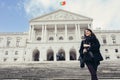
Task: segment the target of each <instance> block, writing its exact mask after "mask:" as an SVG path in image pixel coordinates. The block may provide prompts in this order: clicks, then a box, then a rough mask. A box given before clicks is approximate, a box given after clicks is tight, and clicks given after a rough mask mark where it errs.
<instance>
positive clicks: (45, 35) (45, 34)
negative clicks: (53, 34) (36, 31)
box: [44, 25, 47, 42]
mask: <svg viewBox="0 0 120 80" xmlns="http://www.w3.org/2000/svg"><path fill="white" fill-rule="evenodd" d="M46 40H47V31H46V25H45V33H44V42H46Z"/></svg>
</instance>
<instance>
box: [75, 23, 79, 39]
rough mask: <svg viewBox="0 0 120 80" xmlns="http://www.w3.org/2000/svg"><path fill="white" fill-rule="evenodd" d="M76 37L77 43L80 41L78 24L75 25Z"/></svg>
mask: <svg viewBox="0 0 120 80" xmlns="http://www.w3.org/2000/svg"><path fill="white" fill-rule="evenodd" d="M75 37H76V41H78V39H79V38H78V37H79V35H78V27H77V24H75Z"/></svg>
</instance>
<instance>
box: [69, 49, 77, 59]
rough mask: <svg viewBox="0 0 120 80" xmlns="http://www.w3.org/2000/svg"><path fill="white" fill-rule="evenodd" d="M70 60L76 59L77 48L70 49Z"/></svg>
mask: <svg viewBox="0 0 120 80" xmlns="http://www.w3.org/2000/svg"><path fill="white" fill-rule="evenodd" d="M70 60H76V51H75V49H71V50H70Z"/></svg>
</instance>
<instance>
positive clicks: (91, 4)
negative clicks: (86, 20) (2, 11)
mask: <svg viewBox="0 0 120 80" xmlns="http://www.w3.org/2000/svg"><path fill="white" fill-rule="evenodd" d="M61 1H64V0H26V1H25V3H24V8H25V11H26V13H27V15H28V16H29V17H30V18H33V17H37V16H38V15H43V14H45V13H49V12H52V11H54V10H57V9H64V10H67V11H71V12H75V13H78V14H81V15H84V16H88V17H91V18H93V20H94V21H93V28H97V27H101V28H102V29H116V28H117V29H118V28H119V29H120V24H119V21H120V10H119V8H120V1H119V0H66V5H65V6H61V5H60V2H61Z"/></svg>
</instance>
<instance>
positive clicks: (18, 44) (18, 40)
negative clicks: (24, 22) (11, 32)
mask: <svg viewBox="0 0 120 80" xmlns="http://www.w3.org/2000/svg"><path fill="white" fill-rule="evenodd" d="M19 46H20V37H18V38H17V40H16V47H19Z"/></svg>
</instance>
